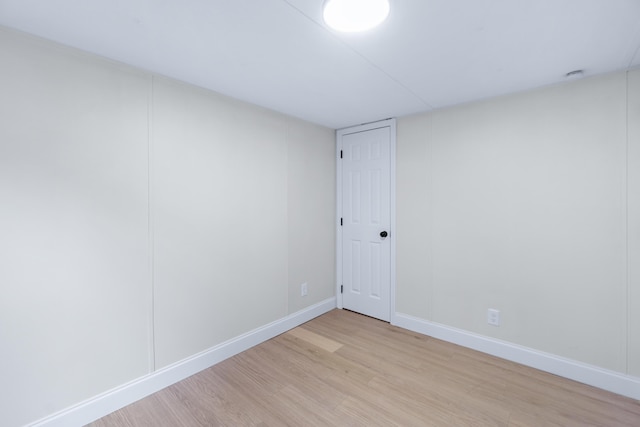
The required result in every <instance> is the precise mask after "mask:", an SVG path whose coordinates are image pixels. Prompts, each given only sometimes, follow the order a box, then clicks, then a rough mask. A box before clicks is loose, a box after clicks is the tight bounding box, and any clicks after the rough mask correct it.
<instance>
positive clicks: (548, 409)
mask: <svg viewBox="0 0 640 427" xmlns="http://www.w3.org/2000/svg"><path fill="white" fill-rule="evenodd" d="M340 425H344V426H438V427H440V426H447V427H449V426H474V427H478V426H480V427H482V426H500V427H507V426H508V427H524V426H535V427H546V426H563V427H566V426H606V427H622V426H624V427H639V426H640V402H639V401H636V400H633V399H629V398H626V397H623V396H619V395H616V394H613V393H609V392H607V391H604V390H600V389H596V388H594V387H590V386H587V385H585V384H580V383H576V382H574V381H570V380H567V379H565V378H561V377H558V376H555V375H552V374H548V373H545V372H541V371H538V370H536V369H533V368H529V367H526V366H522V365H518V364H517V363H513V362H509V361H505V360H502V359H499V358H497V357H494V356H490V355H487V354H483V353H480V352H477V351H473V350H470V349H467V348H463V347H460V346H456V345H454V344H450V343H446V342H443V341H440V340H437V339H434V338H431V337H427V336H424V335H420V334H417V333H414V332H411V331H407V330H403V329H400V328H397V327H394V326H391V325H389V324H388V323H385V322H381V321H378V320H375V319H372V318H369V317H366V316H362V315H359V314H356V313H352V312H349V311H346V310H333V311H331V312H329V313H326V314H324V315H322V316H320V317H318V318H316V319H313V320H312V321H310V322H308V323H305V324H304V325H302V326H300V327H298V328H295V329H293V330H291V331H289V332H287V333H284V334H282V335H280V336H277V337H275V338H273V339H271V340H269V341H266V342H264V343H262V344H260V345H258V346H255V347H253V348H251V349H249V350H247V351H245V352H243V353H240V354H238V355H236V356H234V357H232V358H229V359H227V360H225V361H223V362H221V363H219V364H217V365H215V366H213V367H211V368H209V369H206V370H204V371H202V372H200V373H198V374H196V375H194V376H192V377H189V378H187V379H185V380H184V381H181V382H179V383H177V384H174V385H172V386H170V387H167V388H166V389H164V390H161V391H159V392H158V393H155V394H153V395H151V396H149V397H147V398H145V399H143V400H140V401H138V402H136V403H134V404H132V405H129V406H127V407H126V408H123V409H121V410H119V411H116V412H114V413H112V414H110V415H108V416H106V417H104V418H102V419H100V420H98V421H96V422H95V423H92V424H91V426H92V427H138V426H160V427H162V426H179V427H192V426H193V427H195V426H259V427H266V426H340Z"/></svg>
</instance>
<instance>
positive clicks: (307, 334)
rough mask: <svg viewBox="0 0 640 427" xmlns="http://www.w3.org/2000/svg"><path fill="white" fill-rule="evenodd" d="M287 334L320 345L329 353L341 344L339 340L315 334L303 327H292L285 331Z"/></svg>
mask: <svg viewBox="0 0 640 427" xmlns="http://www.w3.org/2000/svg"><path fill="white" fill-rule="evenodd" d="M287 334H289V335H292V336H294V337H296V338H300V339H301V340H305V341H307V342H308V343H311V344H313V345H315V346H317V347H320V348H322V349H323V350H326V351H328V352H330V353H333V352H334V351H336V350H338V349H339V348H340V347H342V344H340V343H339V342H337V341H334V340H332V339H329V338H327V337H324V336H322V335H320V334H316V333H315V332H311V331H310V330H308V329H305V328H300V327H298V328H293V329H291V330H290V331H289V332H287Z"/></svg>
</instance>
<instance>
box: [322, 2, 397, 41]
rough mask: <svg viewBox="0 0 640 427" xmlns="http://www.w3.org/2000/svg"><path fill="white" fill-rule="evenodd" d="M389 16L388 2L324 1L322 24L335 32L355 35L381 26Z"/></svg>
mask: <svg viewBox="0 0 640 427" xmlns="http://www.w3.org/2000/svg"><path fill="white" fill-rule="evenodd" d="M388 15H389V1H388V0H326V1H325V2H324V12H323V17H324V22H326V23H327V25H328V26H330V27H331V28H333V29H334V30H337V31H342V32H347V33H355V32H358V31H366V30H370V29H371V28H373V27H375V26H376V25H379V24H381V23H382V22H383V21H384V20H385V19H387V16H388Z"/></svg>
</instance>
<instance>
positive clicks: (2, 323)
mask: <svg viewBox="0 0 640 427" xmlns="http://www.w3.org/2000/svg"><path fill="white" fill-rule="evenodd" d="M0 63H1V64H2V67H0V94H2V95H1V96H0V200H1V203H0V236H1V238H0V292H1V293H2V298H0V355H1V356H0V359H1V360H2V362H3V363H2V365H0V378H1V381H0V424H2V425H7V426H13V425H22V424H25V423H28V422H32V421H35V420H37V419H40V418H42V417H45V416H47V415H50V414H52V413H54V412H56V411H59V410H62V409H64V408H67V407H69V406H71V405H74V404H77V403H78V402H81V401H83V400H85V399H88V398H91V397H93V396H96V395H98V394H100V393H102V392H105V391H108V390H110V389H113V388H114V387H117V386H120V385H122V384H125V383H127V382H129V381H132V380H134V379H136V378H140V377H142V376H144V375H147V374H149V373H152V372H153V371H154V369H159V368H161V367H164V366H167V365H169V364H171V363H174V362H177V361H179V360H181V359H184V358H186V357H189V356H192V355H194V354H195V353H198V352H200V351H202V350H206V349H208V348H210V347H212V346H215V345H217V344H219V343H221V342H223V341H225V340H227V339H229V338H233V337H236V336H238V335H241V334H243V333H246V332H248V331H250V330H252V329H254V328H257V327H260V326H263V325H265V324H267V323H269V322H272V321H275V320H278V319H281V318H284V317H285V316H287V315H288V314H291V313H292V312H294V311H296V310H298V309H302V308H305V307H308V306H311V305H313V304H315V303H317V302H319V301H322V300H324V299H326V298H328V297H331V296H332V295H333V289H334V280H333V277H334V275H335V267H334V259H333V254H334V250H335V239H334V224H333V212H334V211H335V204H334V203H335V201H334V185H335V166H334V133H333V131H332V130H330V129H327V128H322V127H319V126H316V125H312V124H309V123H305V122H302V121H300V120H297V119H292V118H289V117H286V116H283V115H280V114H276V113H273V112H270V111H267V110H264V109H261V108H258V107H254V106H251V105H248V104H244V103H241V102H238V101H234V100H232V99H229V98H226V97H223V96H220V95H217V94H214V93H211V92H207V91H204V90H201V89H197V88H194V87H191V86H188V85H185V84H181V83H178V82H175V81H171V80H169V79H165V78H161V77H157V76H152V75H150V74H148V73H145V72H141V71H136V70H133V69H130V68H128V67H125V66H121V65H119V64H115V63H111V62H108V61H105V60H102V59H99V58H96V57H93V56H91V55H88V54H84V53H80V52H77V51H74V50H71V49H67V48H62V47H59V46H57V45H55V44H52V43H49V42H46V41H42V40H39V39H35V38H32V37H29V36H25V35H23V34H19V33H16V32H13V31H10V30H4V29H0ZM303 281H306V282H308V283H309V295H308V296H307V297H304V298H303V297H300V296H299V285H300V283H302V282H303Z"/></svg>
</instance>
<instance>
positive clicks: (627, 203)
mask: <svg viewBox="0 0 640 427" xmlns="http://www.w3.org/2000/svg"><path fill="white" fill-rule="evenodd" d="M625 139H626V141H625V150H626V152H625V162H626V164H625V239H626V240H625V245H626V248H625V249H626V251H625V252H626V260H625V261H626V262H625V267H626V281H627V283H626V285H627V289H626V291H627V295H626V296H627V298H626V307H625V309H626V313H625V314H626V323H627V334H626V335H627V336H626V342H625V350H626V351H625V352H626V355H625V356H626V357H625V373H626V374H627V375H628V374H629V357H630V356H631V352H630V343H631V323H630V321H631V319H630V315H629V310H630V309H631V302H630V299H631V290H630V287H631V283H630V282H631V277H630V276H631V275H630V271H629V269H630V267H629V261H630V253H629V71H628V70H627V71H626V72H625Z"/></svg>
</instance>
